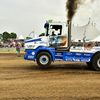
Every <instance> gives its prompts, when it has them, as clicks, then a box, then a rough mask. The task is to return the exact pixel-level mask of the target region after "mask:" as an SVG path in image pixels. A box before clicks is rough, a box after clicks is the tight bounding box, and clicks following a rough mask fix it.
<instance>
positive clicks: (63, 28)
mask: <svg viewBox="0 0 100 100" xmlns="http://www.w3.org/2000/svg"><path fill="white" fill-rule="evenodd" d="M44 28H45V36H42V37H38V38H33V39H31V40H28V41H26V42H25V54H24V59H26V60H32V61H36V62H37V64H38V65H39V66H40V67H41V68H47V67H49V65H50V64H51V62H54V61H56V60H58V61H71V62H72V61H73V62H86V63H87V65H88V66H89V67H91V68H92V69H94V70H97V71H99V70H100V47H98V48H92V49H91V50H89V51H88V50H87V51H86V50H85V49H84V47H81V49H78V50H77V49H73V48H71V22H69V23H68V24H67V23H66V22H46V23H45V24H44Z"/></svg>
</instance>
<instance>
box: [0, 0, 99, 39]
mask: <svg viewBox="0 0 100 100" xmlns="http://www.w3.org/2000/svg"><path fill="white" fill-rule="evenodd" d="M66 1H67V0H0V33H1V34H2V33H3V32H5V31H7V32H8V33H11V32H14V33H16V34H17V36H18V37H19V36H20V35H21V34H22V35H23V37H24V38H25V37H28V36H29V34H30V32H31V31H33V30H34V33H35V34H36V35H39V34H41V33H43V32H44V24H45V22H46V21H47V20H51V19H52V20H53V21H61V22H66V21H67V17H66V14H67V12H66V8H65V6H66ZM99 7H100V0H95V1H94V3H90V0H86V1H85V2H84V4H82V5H80V6H79V8H78V10H77V12H76V14H75V16H74V18H73V20H72V23H74V25H76V26H77V25H79V26H82V25H85V24H87V23H88V21H89V18H91V20H92V21H93V22H94V23H96V24H97V27H98V28H99V29H100V9H99Z"/></svg>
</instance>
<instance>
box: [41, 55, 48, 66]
mask: <svg viewBox="0 0 100 100" xmlns="http://www.w3.org/2000/svg"><path fill="white" fill-rule="evenodd" d="M48 61H49V58H48V57H47V56H46V55H43V56H41V57H40V63H41V64H43V65H46V64H47V63H48Z"/></svg>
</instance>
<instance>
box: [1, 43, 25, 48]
mask: <svg viewBox="0 0 100 100" xmlns="http://www.w3.org/2000/svg"><path fill="white" fill-rule="evenodd" d="M16 45H17V43H0V48H12V47H16ZM20 45H21V47H24V43H20Z"/></svg>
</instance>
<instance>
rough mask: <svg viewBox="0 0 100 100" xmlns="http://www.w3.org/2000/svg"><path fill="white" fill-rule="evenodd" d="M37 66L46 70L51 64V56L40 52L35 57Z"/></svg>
mask: <svg viewBox="0 0 100 100" xmlns="http://www.w3.org/2000/svg"><path fill="white" fill-rule="evenodd" d="M36 60H37V64H38V65H39V66H40V67H42V68H47V67H49V65H50V64H51V61H52V58H51V55H50V54H49V53H47V52H41V53H39V54H38V55H37V58H36Z"/></svg>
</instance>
